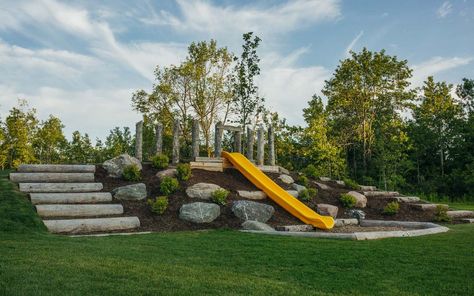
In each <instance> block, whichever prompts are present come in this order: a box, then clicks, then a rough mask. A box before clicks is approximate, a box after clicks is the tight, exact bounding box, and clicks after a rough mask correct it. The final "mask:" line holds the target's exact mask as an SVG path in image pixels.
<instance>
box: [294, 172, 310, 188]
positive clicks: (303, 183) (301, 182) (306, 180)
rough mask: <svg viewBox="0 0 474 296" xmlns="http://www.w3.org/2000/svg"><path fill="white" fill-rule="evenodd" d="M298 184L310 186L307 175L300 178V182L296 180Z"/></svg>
mask: <svg viewBox="0 0 474 296" xmlns="http://www.w3.org/2000/svg"><path fill="white" fill-rule="evenodd" d="M296 182H297V183H298V184H300V185H303V186H306V187H307V186H308V177H306V176H305V175H301V176H299V177H298V180H296Z"/></svg>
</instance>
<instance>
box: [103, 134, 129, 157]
mask: <svg viewBox="0 0 474 296" xmlns="http://www.w3.org/2000/svg"><path fill="white" fill-rule="evenodd" d="M103 149H104V151H103V152H104V158H106V159H110V158H113V157H116V156H118V155H120V154H124V153H126V154H132V151H133V150H132V135H131V133H130V128H128V127H123V129H120V128H119V127H118V126H117V127H115V128H114V129H112V130H110V132H109V135H108V136H107V138H106V139H105V147H104V148H103Z"/></svg>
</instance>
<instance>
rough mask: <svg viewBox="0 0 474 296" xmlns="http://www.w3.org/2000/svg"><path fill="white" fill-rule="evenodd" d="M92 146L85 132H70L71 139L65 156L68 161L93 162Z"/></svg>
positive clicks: (93, 152)
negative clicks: (82, 133)
mask: <svg viewBox="0 0 474 296" xmlns="http://www.w3.org/2000/svg"><path fill="white" fill-rule="evenodd" d="M94 154H95V151H94V146H92V142H91V139H90V138H89V135H88V134H87V133H86V134H84V135H81V133H80V132H79V131H75V132H73V133H72V140H71V142H70V143H69V144H68V147H67V156H68V162H69V163H80V164H86V163H94V159H95V156H94Z"/></svg>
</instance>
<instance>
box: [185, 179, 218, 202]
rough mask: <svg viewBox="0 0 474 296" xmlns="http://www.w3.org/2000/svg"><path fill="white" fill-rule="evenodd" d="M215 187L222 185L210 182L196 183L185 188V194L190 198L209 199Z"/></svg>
mask: <svg viewBox="0 0 474 296" xmlns="http://www.w3.org/2000/svg"><path fill="white" fill-rule="evenodd" d="M217 189H222V187H220V186H219V185H216V184H211V183H196V184H194V185H192V186H189V187H188V188H187V189H186V194H187V195H188V196H189V197H192V198H200V199H210V198H211V196H212V193H213V192H214V191H216V190H217Z"/></svg>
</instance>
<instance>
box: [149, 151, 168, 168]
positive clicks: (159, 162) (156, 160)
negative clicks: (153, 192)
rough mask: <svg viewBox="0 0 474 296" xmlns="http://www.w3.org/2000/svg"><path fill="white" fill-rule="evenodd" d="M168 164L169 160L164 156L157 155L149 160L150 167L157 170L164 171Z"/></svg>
mask: <svg viewBox="0 0 474 296" xmlns="http://www.w3.org/2000/svg"><path fill="white" fill-rule="evenodd" d="M169 162H170V159H169V158H168V156H166V155H165V154H157V155H155V156H153V157H152V158H151V165H152V166H153V167H154V168H155V169H159V170H162V169H166V168H167V167H168V164H169Z"/></svg>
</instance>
